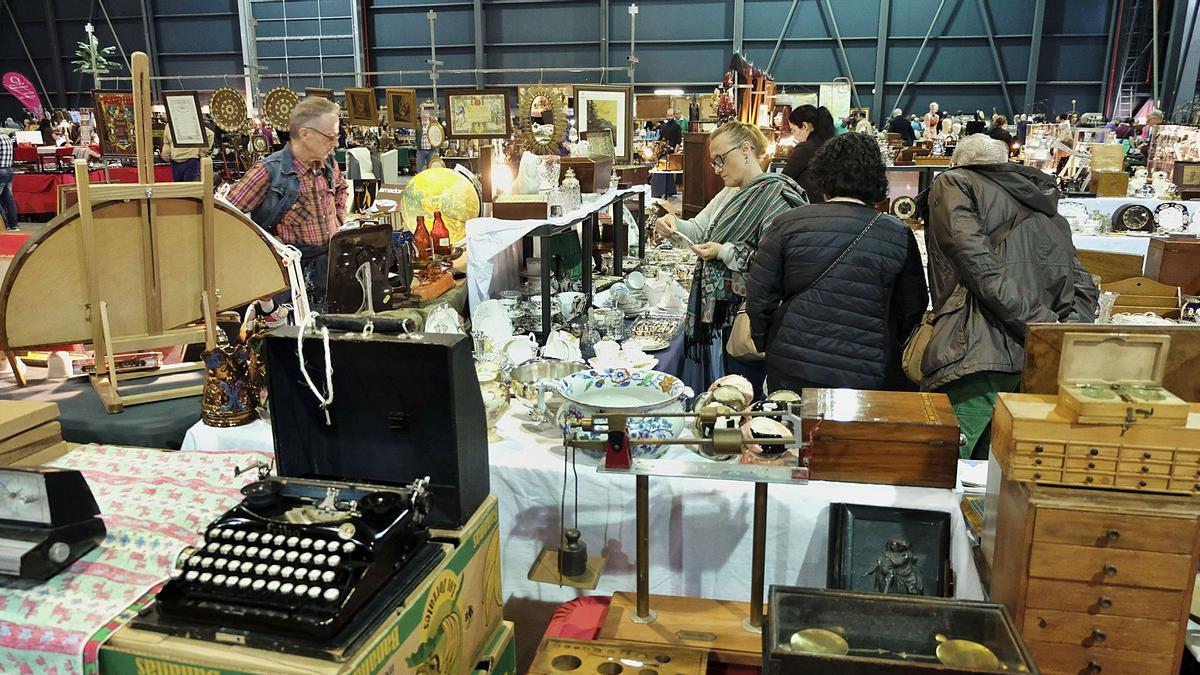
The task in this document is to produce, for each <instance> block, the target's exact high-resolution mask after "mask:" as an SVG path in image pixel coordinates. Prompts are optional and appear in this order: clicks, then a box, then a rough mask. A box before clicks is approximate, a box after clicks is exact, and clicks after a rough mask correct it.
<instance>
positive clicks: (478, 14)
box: [471, 0, 487, 89]
mask: <svg viewBox="0 0 1200 675" xmlns="http://www.w3.org/2000/svg"><path fill="white" fill-rule="evenodd" d="M471 12H472V16H473V18H474V21H475V68H476V69H477V70H476V72H475V87H476V88H478V89H483V88H484V87H485V86H486V84H485V80H486V79H487V77H486V76H485V75H484V74H483V73H482V72H480V71H479V70H478V69H481V68H487V63H485V62H484V58H485V56H484V53H483V45H484V42H483V0H472V2H471Z"/></svg>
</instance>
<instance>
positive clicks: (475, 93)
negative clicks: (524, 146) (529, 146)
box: [445, 89, 512, 138]
mask: <svg viewBox="0 0 1200 675" xmlns="http://www.w3.org/2000/svg"><path fill="white" fill-rule="evenodd" d="M445 113H446V137H447V138H508V137H509V135H510V134H512V117H510V116H509V112H508V92H507V91H506V90H504V89H473V90H470V91H458V92H454V93H451V94H446V109H445Z"/></svg>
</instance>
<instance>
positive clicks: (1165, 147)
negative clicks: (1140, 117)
mask: <svg viewBox="0 0 1200 675" xmlns="http://www.w3.org/2000/svg"><path fill="white" fill-rule="evenodd" d="M1195 161H1200V129H1198V128H1196V127H1185V126H1180V125H1177V124H1159V125H1157V126H1155V127H1154V132H1153V134H1152V135H1151V136H1150V149H1149V151H1148V152H1147V153H1146V168H1148V169H1149V170H1150V175H1151V176H1153V175H1154V174H1155V172H1158V171H1163V172H1165V173H1166V174H1167V176H1172V175H1174V174H1173V170H1174V168H1175V162H1195Z"/></svg>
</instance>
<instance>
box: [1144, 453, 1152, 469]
mask: <svg viewBox="0 0 1200 675" xmlns="http://www.w3.org/2000/svg"><path fill="white" fill-rule="evenodd" d="M1151 457H1153V455H1151V454H1150V453H1148V452H1143V453H1142V459H1150V458H1151ZM1142 468H1143V469H1145V468H1146V467H1142Z"/></svg>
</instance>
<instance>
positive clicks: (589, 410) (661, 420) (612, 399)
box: [557, 368, 692, 459]
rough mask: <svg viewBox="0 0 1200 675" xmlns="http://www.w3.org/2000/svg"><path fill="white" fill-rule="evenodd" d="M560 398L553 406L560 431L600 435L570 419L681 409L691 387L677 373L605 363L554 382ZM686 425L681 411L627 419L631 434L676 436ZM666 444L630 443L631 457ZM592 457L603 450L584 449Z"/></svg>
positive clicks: (657, 452) (656, 452) (660, 450)
mask: <svg viewBox="0 0 1200 675" xmlns="http://www.w3.org/2000/svg"><path fill="white" fill-rule="evenodd" d="M558 390H559V394H560V395H561V396H562V398H563V404H562V407H560V408H559V410H558V417H557V421H558V426H559V427H560V428H562V430H563V433H564V434H574V435H576V436H577V437H583V438H593V439H600V438H603V434H598V433H586V432H582V431H579V430H578V428H577V427H572V426H571V423H574V422H578V421H579V420H581V419H583V418H585V417H593V416H595V415H597V414H602V413H649V412H664V413H676V412H683V411H684V401H685V400H687V399H688V398H691V396H692V391H691V389H689V388H688V387H686V386H684V384H683V382H681V381H680V380H679V378H677V377H675V376H673V375H668V374H667V373H661V372H658V371H656V370H629V369H626V368H606V369H593V370H581V371H579V372H578V373H573V374H571V375H568V376H567V377H564V378H563V379H562V381H561V382H559V383H558ZM686 425H687V418H684V417H635V418H632V419H630V420H628V421H627V422H626V431H627V432H628V433H629V438H630V440H631V441H632V440H636V439H643V438H653V439H670V438H679V436H680V434H681V433H683V429H684V427H685V426H686ZM668 447H670V446H667V445H649V444H645V443H634V444H632V445H631V446H630V452H631V453H632V454H633V456H634V457H635V458H644V459H655V458H658V457H661V456H662V455H663V454H664V453H666V451H667V448H668ZM583 452H584V453H585V454H588V455H590V456H592V457H597V458H599V457H601V456H603V453H600V452H596V451H591V450H584V451H583Z"/></svg>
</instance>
